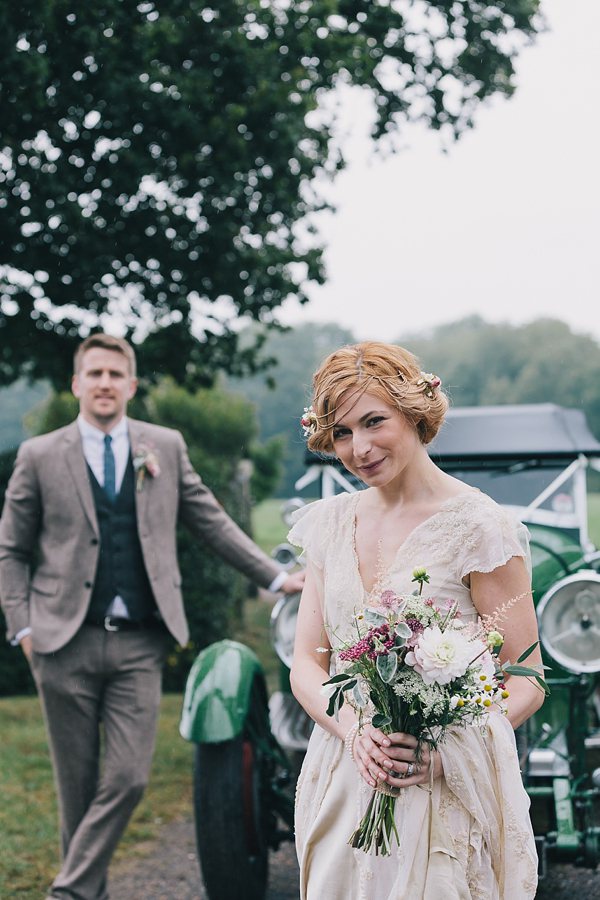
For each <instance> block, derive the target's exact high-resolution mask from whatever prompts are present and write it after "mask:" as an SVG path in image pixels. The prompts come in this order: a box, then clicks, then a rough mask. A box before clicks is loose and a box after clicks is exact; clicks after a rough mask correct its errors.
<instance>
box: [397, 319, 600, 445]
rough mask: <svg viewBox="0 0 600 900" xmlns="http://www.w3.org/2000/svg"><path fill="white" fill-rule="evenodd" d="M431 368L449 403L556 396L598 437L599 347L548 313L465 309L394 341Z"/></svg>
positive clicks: (534, 400)
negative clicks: (500, 318)
mask: <svg viewBox="0 0 600 900" xmlns="http://www.w3.org/2000/svg"><path fill="white" fill-rule="evenodd" d="M399 343H402V344H403V346H407V347H408V348H409V349H410V350H412V351H413V352H414V353H416V354H417V355H418V356H419V357H420V358H421V359H422V361H423V366H424V368H425V369H426V370H427V371H428V372H430V371H434V372H436V374H438V375H439V376H440V377H441V379H442V382H443V385H444V388H445V389H446V390H447V391H448V392H449V394H450V396H451V398H452V403H453V405H454V406H486V405H494V404H506V403H557V404H559V405H560V406H566V407H576V408H578V409H582V410H583V411H584V412H585V413H586V416H587V418H588V422H589V424H590V427H591V429H592V431H593V432H594V433H595V434H596V436H600V388H599V385H600V346H599V345H598V343H597V342H596V341H595V340H594V339H593V338H592V337H591V336H589V335H586V334H575V333H574V332H572V331H571V329H570V328H569V326H568V325H566V324H565V323H564V322H560V321H558V320H556V319H536V320H535V321H534V322H531V323H529V324H527V325H520V326H515V325H508V324H501V325H492V324H490V323H488V322H485V321H484V320H483V319H481V318H480V317H479V316H473V317H470V318H468V319H463V320H461V321H459V322H454V323H452V324H451V325H443V326H440V327H439V328H436V329H434V330H433V332H432V333H431V335H430V336H428V337H418V336H417V337H415V338H412V339H407V340H400V341H399Z"/></svg>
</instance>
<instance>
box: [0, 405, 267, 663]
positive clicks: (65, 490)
mask: <svg viewBox="0 0 600 900" xmlns="http://www.w3.org/2000/svg"><path fill="white" fill-rule="evenodd" d="M127 421H128V428H129V439H130V444H131V448H132V450H135V448H136V447H137V446H139V445H140V444H144V443H145V444H148V443H150V444H152V445H153V448H154V449H155V451H156V452H157V454H158V457H159V461H160V474H159V475H158V476H157V477H154V478H152V477H149V476H146V477H145V478H144V481H143V488H142V490H141V491H140V492H136V495H135V498H136V515H137V524H138V532H139V537H140V543H141V547H142V554H143V557H144V563H145V566H146V571H147V573H148V577H149V579H150V585H151V587H152V590H153V593H154V596H155V599H156V603H157V605H158V609H159V611H160V613H161V615H162V617H163V619H164V621H165V624H166V626H167V628H168V629H169V631H170V632H171V633H172V634H173V636H174V637H175V638H176V639H177V640H178V641H179V642H180V643H181V644H185V643H186V641H187V639H188V628H187V623H186V619H185V612H184V608H183V601H182V595H181V576H180V573H179V568H178V565H177V551H176V539H175V529H176V525H177V523H178V522H181V523H183V524H184V525H185V526H186V527H187V528H188V529H189V531H190V532H191V533H192V535H193V536H194V537H195V538H196V539H198V540H199V541H201V542H203V543H205V544H207V545H208V546H209V547H210V548H211V549H212V550H213V551H214V552H215V553H217V554H218V555H219V556H220V557H222V558H223V559H224V560H226V561H227V562H229V563H231V565H233V566H235V568H237V569H238V570H239V571H240V572H242V573H243V574H244V575H247V576H248V577H249V578H251V579H252V580H253V581H256V582H257V583H258V584H260V585H262V586H264V587H268V585H270V584H271V582H272V581H273V579H274V578H275V577H276V575H278V574H279V571H280V569H279V568H278V566H277V565H276V564H275V563H274V562H273V561H272V560H271V559H269V557H268V556H266V554H264V553H262V551H260V550H259V549H258V547H256V545H255V544H254V543H253V542H252V541H251V540H250V538H249V537H248V536H247V535H246V534H245V533H244V532H243V531H242V530H241V529H240V528H238V526H237V525H236V524H235V523H234V522H233V521H232V520H231V519H230V517H229V516H228V515H227V514H226V513H225V511H224V510H223V508H222V507H221V506H220V505H219V503H218V502H217V500H216V499H215V497H214V496H213V494H212V493H211V491H210V490H209V489H208V488H207V487H205V485H204V484H203V483H202V481H201V479H200V477H199V476H198V474H197V473H196V472H195V471H194V469H193V468H192V465H191V463H190V461H189V458H188V454H187V450H186V447H185V443H184V441H183V438H182V436H181V434H180V433H179V432H178V431H174V430H172V429H170V428H162V427H160V426H157V425H149V424H147V423H145V422H139V421H136V420H134V419H128V420H127ZM36 548H37V552H35V553H34V551H36ZM99 551H100V534H99V529H98V522H97V519H96V510H95V506H94V499H93V495H92V488H91V485H90V478H89V472H88V468H87V465H86V461H85V458H84V455H83V448H82V442H81V436H80V433H79V428H78V427H77V423H76V422H73V423H71V424H70V425H67V426H66V427H65V428H61V429H59V430H57V431H54V432H51V433H50V434H46V435H41V436H40V437H36V438H32V439H31V440H28V441H25V442H24V443H23V444H22V445H21V447H20V449H19V453H18V456H17V461H16V463H15V468H14V472H13V474H12V477H11V479H10V482H9V485H8V489H7V492H6V499H5V503H4V510H3V513H2V518H1V520H0V602H1V604H2V608H3V610H4V614H5V616H6V621H7V637H8V639H9V640H12V638H13V637H14V636H15V635H16V634H18V633H19V632H20V631H21V630H22V629H23V628H26V627H27V626H30V627H31V636H32V643H33V649H34V650H35V651H36V652H38V653H52V652H54V651H56V650H58V649H59V648H60V647H62V646H64V645H65V644H67V643H68V642H69V641H70V640H71V638H72V637H73V636H74V635H75V633H76V632H77V631H78V629H79V628H80V626H81V624H82V623H83V621H84V619H85V616H86V612H87V609H88V606H89V602H90V597H91V592H92V589H93V585H94V577H95V573H96V568H97V564H98V556H99ZM34 559H35V567H34V568H33V571H32V563H33V561H34Z"/></svg>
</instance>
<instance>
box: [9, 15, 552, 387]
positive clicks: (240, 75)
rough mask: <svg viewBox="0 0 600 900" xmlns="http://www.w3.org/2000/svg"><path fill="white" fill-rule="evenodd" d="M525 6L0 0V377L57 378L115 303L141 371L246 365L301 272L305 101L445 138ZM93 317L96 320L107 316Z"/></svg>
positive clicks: (526, 18) (299, 290) (307, 162)
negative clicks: (359, 103) (356, 106)
mask: <svg viewBox="0 0 600 900" xmlns="http://www.w3.org/2000/svg"><path fill="white" fill-rule="evenodd" d="M537 10H538V0H502V2H487V0H420V2H417V3H415V2H412V0H392V2H385V0H287V2H284V0H218V2H215V4H214V5H213V6H210V5H208V4H207V3H204V2H202V0H101V2H100V3H99V4H88V3H74V2H73V0H23V2H21V3H4V4H2V5H1V6H0V58H1V59H2V70H1V73H0V103H1V109H0V129H1V131H0V209H2V226H1V227H2V233H1V234H2V238H1V255H0V302H1V306H0V328H1V329H2V335H3V340H2V349H1V352H0V384H7V383H9V382H11V381H12V380H14V379H15V378H16V377H18V375H19V374H26V375H28V376H29V377H32V378H38V377H42V376H43V377H48V378H50V379H51V380H52V382H53V383H54V385H55V387H60V388H64V387H65V385H66V378H67V376H68V374H69V371H70V356H71V352H72V349H73V345H74V343H75V342H76V340H77V338H78V336H79V335H80V334H81V333H82V331H83V332H85V331H86V330H89V329H90V328H91V329H99V328H101V327H103V326H105V325H106V323H107V321H109V317H116V318H117V319H119V320H120V321H121V322H122V323H123V326H124V328H126V331H127V335H128V336H131V335H135V336H136V340H142V339H144V338H145V340H143V344H142V345H141V347H140V354H139V355H140V357H141V360H140V361H141V363H142V365H143V366H144V369H145V370H146V371H154V372H155V373H156V374H157V376H158V375H160V374H164V373H167V372H168V373H170V374H171V375H172V376H173V377H174V378H175V379H176V380H177V381H178V382H180V383H188V384H192V383H193V384H209V383H211V382H212V380H213V378H214V376H215V372H216V371H217V370H219V369H224V370H226V371H230V372H232V373H234V374H238V375H241V374H244V373H245V372H251V371H253V370H255V369H256V368H257V366H258V362H257V350H258V347H257V346H256V345H252V346H250V347H245V348H244V349H242V347H241V346H240V342H239V338H238V333H237V330H236V328H235V327H234V326H235V322H236V320H239V319H249V320H258V321H260V322H263V323H267V324H268V323H272V322H273V321H274V319H275V310H276V309H277V307H278V306H279V305H280V303H281V302H282V300H283V299H284V298H285V297H286V296H287V295H288V294H289V293H290V292H292V293H295V294H296V296H297V297H298V298H299V299H300V301H301V302H303V301H305V300H306V293H305V288H306V285H307V283H308V282H310V281H316V282H321V281H322V280H323V278H324V271H323V265H322V258H321V247H320V244H319V241H318V238H317V236H316V235H314V234H311V228H312V222H311V214H312V213H313V212H314V211H315V210H317V209H318V208H320V206H321V205H322V201H321V199H320V198H319V196H318V192H317V190H316V188H315V177H316V176H318V175H320V174H321V175H322V174H324V173H328V174H333V173H335V172H336V171H337V170H338V169H339V168H340V167H341V166H342V165H343V157H342V154H341V152H340V149H339V147H336V145H335V141H333V140H332V134H333V124H332V122H333V113H332V112H327V109H328V108H329V109H330V108H331V107H332V104H329V107H328V106H327V105H326V104H324V103H323V102H322V101H323V100H324V98H325V97H326V96H327V95H328V94H329V93H331V91H332V90H333V89H334V88H335V87H336V85H338V84H339V83H340V82H343V83H346V84H349V85H354V86H357V87H363V88H366V89H368V90H369V91H370V92H371V95H372V98H373V102H374V105H375V108H376V111H377V120H376V124H375V127H374V136H375V137H376V138H380V137H382V136H383V135H386V134H388V133H390V132H393V131H395V130H396V129H397V128H398V127H399V126H400V125H401V123H403V122H406V121H408V120H417V119H420V120H422V121H424V122H425V123H427V124H428V125H430V126H431V127H432V128H436V129H446V130H448V131H449V132H451V133H453V134H455V135H458V134H460V132H461V131H463V130H464V129H465V128H468V127H469V126H470V125H471V124H472V121H473V114H474V111H475V109H476V107H477V105H478V104H479V103H480V102H481V101H483V100H485V99H486V98H488V97H490V96H491V95H492V94H495V93H503V94H507V95H508V94H510V93H511V92H512V91H513V89H514V85H513V74H514V73H513V59H514V57H515V55H516V54H517V52H518V51H519V49H520V48H521V47H522V45H523V44H524V43H525V42H526V41H527V40H528V39H530V38H531V37H532V36H533V35H534V34H535V32H536V29H537V27H538V23H537V19H536V15H537ZM107 317H108V318H107Z"/></svg>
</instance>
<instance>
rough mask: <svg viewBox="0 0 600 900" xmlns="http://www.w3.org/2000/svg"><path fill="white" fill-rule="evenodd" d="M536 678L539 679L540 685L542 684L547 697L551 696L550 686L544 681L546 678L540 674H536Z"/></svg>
mask: <svg viewBox="0 0 600 900" xmlns="http://www.w3.org/2000/svg"><path fill="white" fill-rule="evenodd" d="M535 680H536V681H537V683H538V684H539V686H540V687H541V689H542V690H543V692H544V694H545V695H546V697H549V696H550V688H549V687H548V685H547V683H546V682H545V681H544V679H543V678H542V677H541V676H540V675H536V676H535Z"/></svg>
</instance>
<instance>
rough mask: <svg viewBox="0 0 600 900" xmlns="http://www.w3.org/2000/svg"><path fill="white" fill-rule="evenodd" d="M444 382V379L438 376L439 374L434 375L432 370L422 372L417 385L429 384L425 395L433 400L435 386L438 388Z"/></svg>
mask: <svg viewBox="0 0 600 900" xmlns="http://www.w3.org/2000/svg"><path fill="white" fill-rule="evenodd" d="M441 383H442V379H441V378H438V376H437V375H433V374H432V373H431V372H421V377H420V378H419V380H418V381H417V387H419V386H420V385H422V384H426V385H427V389H426V391H425V395H426V396H427V397H429V399H430V400H433V392H434V390H435V388H438V387H439V386H440V384H441Z"/></svg>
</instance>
